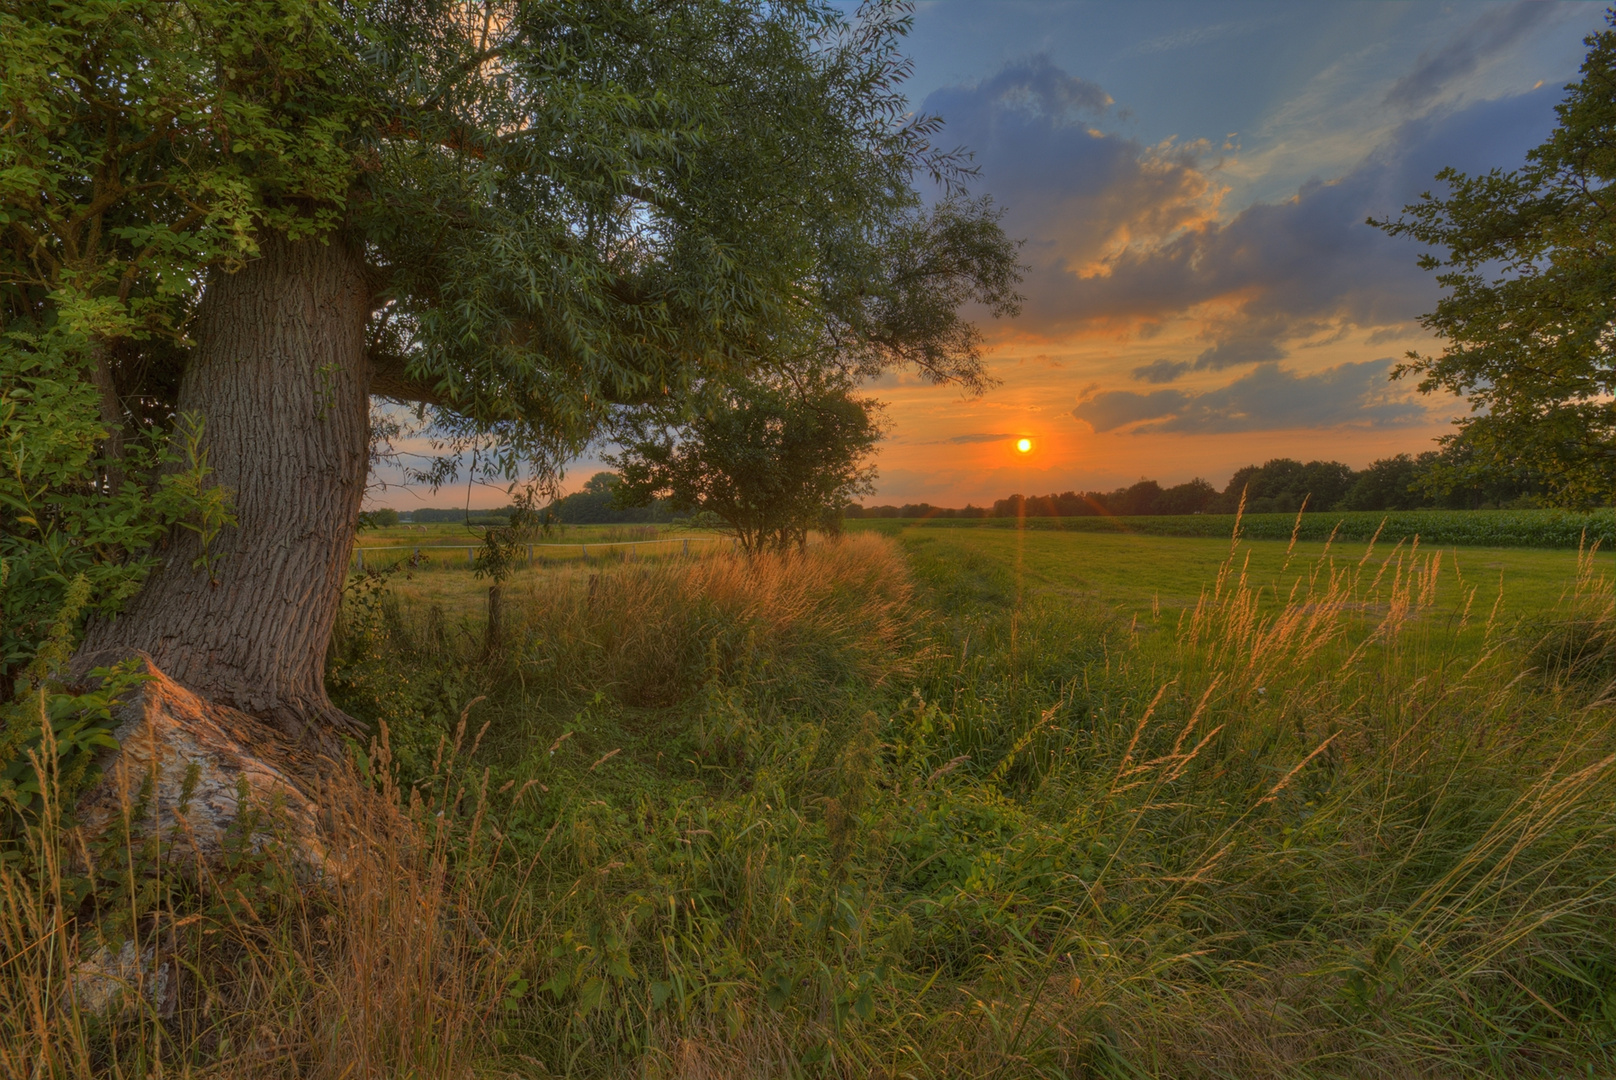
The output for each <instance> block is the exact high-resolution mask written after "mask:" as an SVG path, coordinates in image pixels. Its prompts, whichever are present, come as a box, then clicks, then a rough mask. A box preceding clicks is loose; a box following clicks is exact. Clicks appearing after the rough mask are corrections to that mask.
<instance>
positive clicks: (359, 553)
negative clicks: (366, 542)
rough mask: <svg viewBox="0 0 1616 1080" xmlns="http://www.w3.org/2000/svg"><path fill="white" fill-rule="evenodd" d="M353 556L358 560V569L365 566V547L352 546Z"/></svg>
mask: <svg viewBox="0 0 1616 1080" xmlns="http://www.w3.org/2000/svg"><path fill="white" fill-rule="evenodd" d="M354 556H355V558H357V559H358V560H359V569H361V570H363V569H364V568H365V549H364V548H361V547H356V548H354Z"/></svg>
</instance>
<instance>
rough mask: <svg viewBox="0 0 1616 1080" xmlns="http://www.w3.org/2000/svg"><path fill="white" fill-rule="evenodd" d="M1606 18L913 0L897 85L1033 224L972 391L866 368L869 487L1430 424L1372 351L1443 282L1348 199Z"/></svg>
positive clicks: (1401, 344) (1280, 447) (1516, 118)
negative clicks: (1003, 318) (881, 409)
mask: <svg viewBox="0 0 1616 1080" xmlns="http://www.w3.org/2000/svg"><path fill="white" fill-rule="evenodd" d="M1603 25H1604V8H1603V7H1602V6H1600V5H1597V4H1583V3H1430V2H1410V3H1277V2H1274V3H1268V2H1244V3H1165V2H1138V0H1134V2H1128V3H1094V2H1082V3H1058V2H1044V3H1028V2H1020V0H1017V2H1000V3H993V2H985V0H978V2H964V0H933V2H924V3H920V4H918V5H917V6H916V10H915V16H914V27H913V32H912V34H911V35H910V38H909V41H908V52H909V54H910V56H911V57H912V60H913V65H914V70H913V75H912V78H911V80H910V83H909V86H908V91H909V96H910V100H911V102H912V103H913V104H914V106H915V107H916V109H918V110H920V111H924V112H928V113H935V114H937V115H939V116H941V117H942V118H943V120H944V121H945V122H946V125H947V126H946V128H945V130H944V132H943V134H942V136H941V137H940V140H939V141H940V142H942V143H943V144H945V145H949V146H952V145H956V144H959V145H964V146H966V147H968V148H969V149H971V150H972V151H973V152H974V154H975V161H976V164H977V166H978V167H979V169H980V175H979V177H978V179H977V181H976V185H975V187H976V191H977V192H979V193H986V194H989V195H992V196H993V197H994V199H995V200H996V201H998V202H999V203H1000V204H1001V205H1002V206H1003V207H1004V208H1005V211H1006V216H1005V225H1006V228H1007V229H1008V230H1009V231H1010V232H1011V233H1012V235H1014V236H1016V237H1017V238H1019V239H1022V240H1023V241H1024V242H1025V243H1024V246H1023V248H1022V253H1023V261H1024V262H1025V263H1026V264H1027V266H1028V275H1027V279H1026V282H1025V285H1024V288H1023V292H1025V294H1026V296H1027V302H1026V304H1025V309H1024V311H1023V313H1022V315H1021V317H1019V318H1018V319H1016V320H1014V321H1011V322H1004V323H992V324H988V325H986V326H985V329H986V330H987V331H988V334H989V341H990V344H991V351H990V355H989V367H990V369H991V370H992V371H993V373H994V374H995V375H996V376H997V377H998V378H999V379H1000V381H1001V382H1000V385H999V386H998V387H997V388H995V389H994V390H991V391H989V393H988V394H987V395H985V396H983V397H981V398H976V399H962V398H961V397H960V396H959V394H958V393H957V392H954V391H950V390H948V389H947V388H938V387H931V386H926V385H924V384H923V383H921V382H920V381H919V380H916V379H913V378H910V377H907V376H903V375H895V376H891V377H888V378H886V379H884V380H883V381H882V382H881V383H880V384H879V385H878V386H877V387H875V392H876V394H877V396H879V397H880V398H882V399H883V400H884V401H886V402H887V403H888V418H889V421H890V423H891V435H890V437H889V438H888V440H887V442H886V443H885V445H884V446H883V448H882V452H881V456H880V458H879V464H880V468H881V480H880V482H879V491H878V495H877V499H878V501H894V502H903V501H919V500H928V501H931V502H933V503H939V504H943V505H959V504H962V503H964V502H966V501H975V502H977V503H981V502H983V501H991V500H992V499H994V498H999V497H1002V496H1004V495H1005V494H1008V493H1009V492H1012V491H1022V492H1040V493H1041V492H1047V491H1061V490H1067V489H1072V488H1077V489H1091V488H1108V487H1112V486H1116V485H1119V484H1124V483H1131V482H1132V481H1134V480H1137V479H1139V478H1140V477H1142V476H1149V477H1154V478H1157V479H1160V480H1162V481H1163V482H1179V481H1183V480H1187V479H1189V478H1190V477H1192V476H1202V477H1205V478H1206V479H1208V480H1210V481H1212V482H1213V483H1214V484H1217V485H1219V486H1221V485H1222V484H1223V483H1224V482H1225V481H1226V480H1227V478H1228V476H1229V474H1230V473H1232V472H1233V471H1234V470H1235V469H1237V468H1239V467H1240V466H1242V465H1245V464H1248V463H1253V462H1261V461H1264V460H1266V459H1268V458H1270V457H1277V456H1290V457H1300V458H1303V459H1310V458H1329V459H1335V460H1341V461H1345V462H1347V463H1348V464H1351V465H1353V466H1355V467H1362V466H1364V465H1366V464H1368V463H1369V462H1370V461H1371V460H1373V459H1375V458H1379V457H1384V456H1388V455H1390V454H1393V453H1397V452H1401V451H1410V452H1417V451H1419V450H1423V449H1428V448H1430V447H1431V446H1432V445H1433V444H1432V440H1433V439H1434V438H1435V437H1436V436H1438V435H1440V434H1441V433H1442V432H1443V431H1444V430H1446V428H1447V424H1448V423H1449V421H1450V420H1451V419H1452V418H1453V417H1454V416H1456V415H1458V414H1460V413H1461V412H1462V411H1463V408H1464V405H1463V403H1462V402H1459V401H1456V400H1455V399H1452V398H1430V397H1421V396H1419V395H1417V394H1415V393H1413V391H1412V388H1411V387H1410V386H1408V385H1407V384H1404V383H1393V382H1390V381H1389V380H1388V378H1387V374H1388V372H1389V370H1390V368H1391V365H1392V364H1393V363H1394V362H1395V359H1396V358H1398V357H1400V356H1402V355H1403V354H1404V353H1405V352H1406V351H1408V350H1410V349H1417V350H1424V351H1429V350H1430V349H1431V348H1432V347H1433V344H1434V343H1433V342H1432V341H1431V339H1430V338H1429V336H1428V335H1427V334H1426V333H1425V332H1424V331H1423V330H1422V329H1421V327H1420V326H1419V324H1418V317H1419V315H1420V314H1421V313H1422V312H1424V311H1427V310H1429V309H1430V308H1431V306H1432V305H1433V304H1434V302H1435V300H1436V298H1437V295H1438V294H1437V291H1436V287H1435V283H1434V282H1433V281H1432V280H1431V275H1429V274H1427V273H1425V272H1423V271H1420V270H1419V269H1418V268H1417V267H1416V266H1415V257H1416V255H1417V254H1418V251H1417V249H1415V248H1414V247H1412V246H1411V245H1410V244H1408V243H1406V242H1402V241H1394V240H1392V239H1389V238H1388V237H1386V236H1385V235H1384V234H1383V233H1381V232H1379V231H1378V230H1376V229H1373V228H1371V227H1370V226H1368V225H1367V224H1365V220H1364V219H1365V218H1366V217H1368V216H1371V215H1373V216H1376V217H1386V216H1395V215H1396V214H1397V213H1398V211H1399V210H1400V208H1401V207H1402V206H1403V205H1404V204H1406V203H1408V202H1411V201H1413V200H1414V199H1415V198H1417V197H1418V196H1419V195H1420V193H1421V192H1422V191H1425V190H1428V189H1430V188H1432V187H1433V186H1435V185H1434V181H1433V176H1434V174H1435V173H1436V172H1437V171H1438V170H1440V169H1441V168H1443V167H1444V166H1448V165H1452V166H1455V167H1457V168H1460V169H1462V170H1465V171H1468V172H1480V171H1485V170H1487V169H1491V168H1495V167H1497V168H1506V169H1507V168H1513V167H1516V166H1518V165H1520V164H1521V162H1522V161H1523V158H1524V155H1525V153H1526V151H1527V150H1528V149H1529V148H1530V147H1531V146H1533V145H1535V144H1536V143H1538V142H1540V141H1541V140H1542V139H1543V138H1544V137H1545V136H1546V135H1547V134H1548V132H1549V131H1550V129H1551V128H1552V126H1553V123H1554V111H1553V110H1554V105H1555V104H1556V102H1558V101H1559V100H1560V97H1561V94H1562V91H1563V87H1564V85H1565V84H1566V83H1567V82H1569V81H1571V80H1573V79H1575V78H1576V76H1577V69H1578V66H1579V65H1580V63H1581V60H1582V56H1583V53H1584V46H1583V44H1582V39H1583V38H1584V37H1585V36H1586V35H1588V34H1589V33H1592V32H1594V31H1596V30H1598V29H1599V28H1600V27H1601V26H1603ZM1022 437H1026V438H1030V439H1031V440H1032V441H1033V446H1034V450H1033V452H1032V453H1031V454H1026V455H1023V454H1019V453H1017V452H1016V451H1015V449H1014V445H1015V442H1016V440H1018V439H1019V438H1022ZM598 467H599V465H598V463H597V462H594V461H587V460H586V461H580V462H576V463H574V464H573V466H572V467H571V469H570V471H569V477H568V481H569V482H568V486H569V487H573V486H576V485H578V484H580V483H582V481H583V480H585V479H587V478H588V476H589V475H590V474H591V473H592V472H593V471H594V470H595V469H596V468H598ZM449 494H450V493H448V492H443V493H439V494H437V495H432V494H430V493H426V492H402V491H397V490H396V489H395V490H394V491H392V492H388V493H386V494H385V495H384V496H383V497H382V499H381V501H382V502H385V503H388V504H391V505H398V506H411V505H422V504H427V505H431V504H435V503H444V502H445V501H446V499H445V497H446V496H448V495H449ZM464 495H465V493H464V492H461V493H460V494H459V497H460V498H463V497H464ZM503 501H504V493H503V490H500V489H488V490H486V491H482V492H473V493H472V503H473V505H492V504H496V503H499V502H503Z"/></svg>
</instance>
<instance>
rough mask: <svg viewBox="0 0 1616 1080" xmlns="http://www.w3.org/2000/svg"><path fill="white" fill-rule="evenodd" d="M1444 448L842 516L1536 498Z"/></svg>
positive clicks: (1528, 485)
mask: <svg viewBox="0 0 1616 1080" xmlns="http://www.w3.org/2000/svg"><path fill="white" fill-rule="evenodd" d="M1450 458H1451V455H1444V454H1442V453H1440V452H1438V451H1435V450H1430V451H1426V452H1425V453H1422V454H1420V455H1418V456H1414V455H1410V454H1396V455H1394V456H1392V457H1388V458H1381V459H1380V460H1379V461H1376V462H1373V463H1372V464H1370V465H1369V467H1368V468H1365V469H1362V470H1355V469H1353V468H1352V467H1351V466H1350V465H1345V464H1343V463H1341V462H1339V461H1309V462H1306V463H1303V462H1300V461H1297V460H1296V459H1294V458H1274V459H1272V460H1270V461H1267V462H1265V463H1264V464H1262V465H1247V466H1246V467H1244V468H1242V469H1238V470H1236V471H1235V474H1234V475H1233V476H1232V477H1230V478H1229V482H1228V484H1227V485H1225V487H1224V488H1223V490H1222V491H1219V490H1218V489H1217V488H1215V487H1213V486H1212V485H1211V484H1210V483H1208V482H1207V481H1206V480H1203V479H1201V478H1200V477H1196V478H1195V479H1193V480H1190V481H1188V482H1186V483H1182V484H1175V485H1173V486H1171V487H1163V486H1162V485H1161V484H1160V483H1158V482H1157V481H1155V480H1140V481H1139V482H1138V483H1136V484H1131V485H1129V486H1128V487H1121V488H1117V489H1116V490H1115V491H1063V492H1061V493H1060V494H1050V495H1019V494H1017V495H1011V496H1009V497H1008V498H1004V499H998V500H996V501H995V502H994V503H993V505H992V506H971V505H966V506H963V507H958V508H953V507H944V506H933V505H931V504H930V503H924V502H922V503H905V504H904V505H902V506H894V505H883V506H860V505H856V504H855V505H851V506H848V507H847V508H846V510H845V511H844V516H846V517H847V518H850V519H855V520H857V519H863V518H1013V517H1138V516H1158V515H1161V516H1166V515H1174V514H1232V513H1234V512H1235V511H1236V510H1238V509H1239V508H1240V500H1241V498H1242V496H1244V498H1245V501H1246V506H1245V510H1246V513H1248V514H1294V513H1296V512H1297V511H1299V510H1301V509H1302V508H1303V505H1304V501H1305V504H1306V508H1307V510H1308V511H1313V512H1321V513H1322V512H1327V511H1332V510H1423V509H1445V510H1483V509H1494V508H1498V507H1505V506H1532V505H1536V504H1537V502H1538V500H1539V498H1540V497H1541V494H1542V485H1541V484H1538V483H1535V482H1533V481H1532V480H1531V479H1530V478H1522V477H1503V478H1498V477H1492V478H1487V479H1484V480H1476V479H1471V478H1469V476H1467V475H1463V474H1460V473H1459V472H1458V471H1457V470H1456V469H1455V468H1454V463H1453V462H1452V461H1451V460H1449V459H1450Z"/></svg>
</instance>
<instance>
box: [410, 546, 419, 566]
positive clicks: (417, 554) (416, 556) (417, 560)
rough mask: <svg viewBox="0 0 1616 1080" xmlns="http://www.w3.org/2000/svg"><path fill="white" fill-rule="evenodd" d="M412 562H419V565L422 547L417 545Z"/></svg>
mask: <svg viewBox="0 0 1616 1080" xmlns="http://www.w3.org/2000/svg"><path fill="white" fill-rule="evenodd" d="M412 561H414V562H417V563H418V562H420V561H421V548H420V545H416V548H415V556H414V559H413V560H412Z"/></svg>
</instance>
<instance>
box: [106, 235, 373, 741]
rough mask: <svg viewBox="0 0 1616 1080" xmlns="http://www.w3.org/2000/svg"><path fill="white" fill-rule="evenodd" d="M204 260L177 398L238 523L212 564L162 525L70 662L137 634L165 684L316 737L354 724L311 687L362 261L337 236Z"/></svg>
mask: <svg viewBox="0 0 1616 1080" xmlns="http://www.w3.org/2000/svg"><path fill="white" fill-rule="evenodd" d="M260 243H261V250H262V257H260V258H258V259H255V260H253V261H252V262H250V263H248V265H247V266H246V267H245V268H243V269H242V270H240V271H239V272H237V273H235V274H219V275H216V276H215V277H214V278H213V279H212V280H211V281H210V282H209V283H208V287H207V292H206V293H205V295H204V297H203V300H202V303H201V306H200V308H199V309H198V312H197V319H196V324H195V331H194V333H195V337H196V340H197V349H196V353H195V355H194V356H193V358H192V359H191V362H190V364H189V366H188V367H187V369H186V372H185V376H184V379H183V381H182V382H181V385H180V394H179V408H180V409H181V410H182V411H190V412H196V413H200V414H201V415H202V416H203V417H204V419H205V423H206V435H205V439H204V445H205V447H206V449H207V452H208V454H209V461H208V463H209V464H210V465H211V466H212V468H213V470H214V480H215V481H217V482H218V483H221V484H223V485H224V486H225V487H227V488H229V489H231V490H232V491H233V492H234V493H235V495H234V506H235V512H236V515H237V518H238V521H239V525H238V527H236V528H232V529H226V530H224V532H223V533H222V534H221V535H220V536H219V537H218V538H217V539H216V540H215V541H214V542H213V544H212V547H211V552H212V554H213V555H215V556H218V561H217V564H216V566H215V568H214V576H213V578H212V579H211V580H210V576H209V574H208V572H207V571H206V570H205V569H198V568H196V567H195V566H193V563H194V561H195V560H196V558H197V556H198V555H199V553H200V549H199V546H198V540H197V538H196V536H195V535H194V534H193V533H191V532H189V531H186V530H183V529H176V530H175V531H174V533H173V534H172V535H170V537H169V538H168V540H167V541H166V548H165V551H164V561H163V565H162V566H161V567H160V568H159V569H158V570H156V571H155V572H154V573H153V575H152V576H151V578H150V579H149V580H148V581H147V583H146V586H145V588H144V589H142V590H141V592H140V594H139V595H138V596H136V597H135V598H134V600H133V601H131V603H130V604H129V606H128V607H127V608H126V609H125V610H124V612H123V613H122V614H120V615H119V616H118V617H117V618H116V619H114V620H112V621H109V622H103V623H99V624H97V625H94V626H92V627H91V628H90V631H89V633H88V634H87V636H86V639H85V642H84V645H83V647H82V648H81V649H80V652H79V656H78V658H77V660H76V663H75V667H76V668H77V670H79V671H81V672H82V671H85V670H87V669H88V668H90V667H92V666H94V665H95V664H101V663H107V662H109V661H112V660H116V659H119V658H122V657H125V656H129V655H131V654H133V653H136V652H142V653H145V654H147V655H148V656H150V657H151V659H152V660H153V662H154V663H156V665H157V666H158V667H160V668H162V669H163V670H164V671H165V672H167V673H168V674H169V676H171V677H172V678H173V679H174V681H175V682H177V683H179V684H180V685H181V686H184V687H185V688H187V689H189V690H191V691H193V692H195V693H197V694H199V695H201V696H202V697H205V698H207V699H209V700H210V701H211V702H213V703H216V704H219V705H227V706H231V707H233V708H235V709H238V710H241V711H242V712H246V713H249V714H252V715H254V716H257V717H262V718H264V719H266V720H268V721H270V722H271V723H273V724H274V725H275V726H276V727H277V728H279V729H280V730H281V731H282V732H283V733H285V734H286V735H288V736H290V737H292V738H294V739H305V740H309V741H311V742H312V743H314V744H316V745H319V746H323V747H324V748H326V749H328V750H329V749H333V748H335V747H336V745H337V743H338V740H337V739H336V738H335V736H336V734H337V733H339V732H351V733H357V726H356V725H355V724H354V722H353V721H352V720H350V719H349V718H348V717H346V716H344V715H343V714H342V713H341V712H340V711H339V710H337V709H335V708H334V707H333V706H332V705H331V703H330V700H329V699H328V698H327V696H326V692H325V684H324V667H325V653H326V646H327V643H328V642H329V640H330V636H331V627H332V624H333V622H334V621H335V618H336V612H337V605H338V603H339V601H340V599H341V591H342V584H343V581H344V580H345V577H346V573H347V565H348V559H349V557H350V553H351V551H352V547H353V538H354V529H355V525H356V522H357V517H358V513H359V504H360V501H361V499H362V498H363V496H364V486H365V472H366V468H367V463H368V448H369V414H368V406H369V399H368V393H369V365H368V362H367V360H366V358H365V324H366V319H367V317H368V313H369V309H370V306H369V296H368V290H367V289H366V285H365V273H364V266H363V264H362V262H361V260H360V259H359V258H358V257H357V256H356V254H355V253H354V252H353V251H352V250H351V249H350V248H348V247H347V245H345V244H344V243H342V242H341V241H340V240H338V239H335V238H333V239H332V240H330V241H329V242H320V241H316V240H308V241H300V242H296V243H293V242H289V241H287V240H285V239H284V238H282V237H279V236H274V235H270V236H265V237H263V238H262V239H261V241H260Z"/></svg>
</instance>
